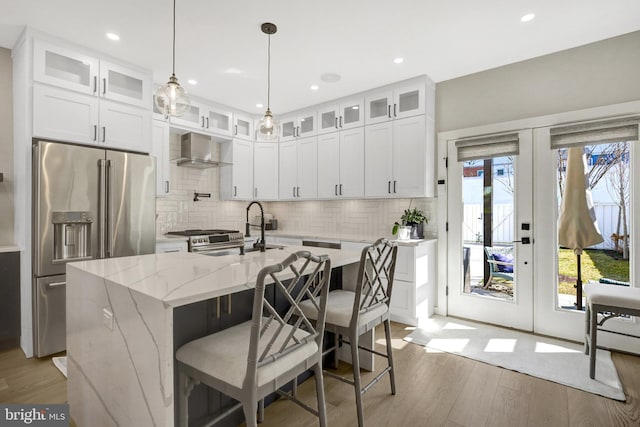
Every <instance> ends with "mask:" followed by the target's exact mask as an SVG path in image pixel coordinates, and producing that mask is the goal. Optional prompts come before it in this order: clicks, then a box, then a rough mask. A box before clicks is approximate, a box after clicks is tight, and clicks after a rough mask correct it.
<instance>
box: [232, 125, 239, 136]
mask: <svg viewBox="0 0 640 427" xmlns="http://www.w3.org/2000/svg"><path fill="white" fill-rule="evenodd" d="M234 127H235V130H234V131H233V132H234V133H233V134H234V135H237V134H238V125H235V126H234Z"/></svg>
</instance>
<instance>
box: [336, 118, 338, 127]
mask: <svg viewBox="0 0 640 427" xmlns="http://www.w3.org/2000/svg"><path fill="white" fill-rule="evenodd" d="M336 129H338V118H337V117H336Z"/></svg>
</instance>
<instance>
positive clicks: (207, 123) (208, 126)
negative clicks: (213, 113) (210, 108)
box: [207, 117, 209, 129]
mask: <svg viewBox="0 0 640 427" xmlns="http://www.w3.org/2000/svg"><path fill="white" fill-rule="evenodd" d="M207 129H209V117H207Z"/></svg>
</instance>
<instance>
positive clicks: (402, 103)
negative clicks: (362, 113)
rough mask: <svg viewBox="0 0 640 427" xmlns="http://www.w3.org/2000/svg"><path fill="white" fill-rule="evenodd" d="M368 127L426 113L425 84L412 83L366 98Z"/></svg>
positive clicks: (366, 121)
mask: <svg viewBox="0 0 640 427" xmlns="http://www.w3.org/2000/svg"><path fill="white" fill-rule="evenodd" d="M365 102H366V111H367V113H366V120H365V123H366V124H367V125H371V124H374V123H381V122H386V121H388V120H394V119H399V118H404V117H412V116H417V115H420V114H424V112H425V84H424V82H412V83H405V84H401V85H399V86H397V87H395V88H394V89H393V90H392V89H387V90H381V91H379V92H373V93H371V94H369V95H367V96H366V99H365Z"/></svg>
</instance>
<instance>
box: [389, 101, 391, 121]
mask: <svg viewBox="0 0 640 427" xmlns="http://www.w3.org/2000/svg"><path fill="white" fill-rule="evenodd" d="M389 118H391V104H389Z"/></svg>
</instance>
